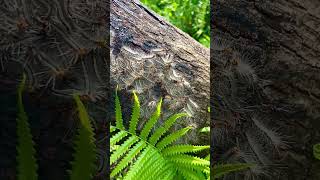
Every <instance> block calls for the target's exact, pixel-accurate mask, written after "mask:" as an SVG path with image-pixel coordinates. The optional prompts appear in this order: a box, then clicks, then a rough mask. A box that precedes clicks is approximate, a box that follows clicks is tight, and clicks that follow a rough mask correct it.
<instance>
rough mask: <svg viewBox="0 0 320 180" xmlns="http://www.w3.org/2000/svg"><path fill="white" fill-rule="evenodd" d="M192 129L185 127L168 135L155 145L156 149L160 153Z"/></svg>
mask: <svg viewBox="0 0 320 180" xmlns="http://www.w3.org/2000/svg"><path fill="white" fill-rule="evenodd" d="M191 128H192V127H186V128H183V129H180V130H178V131H176V132H174V133H172V134H169V135H168V136H166V137H165V138H163V139H162V140H161V141H160V142H159V143H158V144H157V145H156V147H157V148H158V149H159V150H160V151H161V150H162V149H164V148H165V147H166V146H168V145H170V144H171V143H173V142H174V141H176V140H178V139H179V138H181V137H182V136H184V135H185V134H186V133H187V132H188V131H189V130H190V129H191Z"/></svg>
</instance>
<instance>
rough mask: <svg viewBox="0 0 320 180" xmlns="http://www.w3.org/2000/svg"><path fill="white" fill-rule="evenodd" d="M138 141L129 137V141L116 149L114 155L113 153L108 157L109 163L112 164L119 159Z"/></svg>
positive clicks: (133, 137)
mask: <svg viewBox="0 0 320 180" xmlns="http://www.w3.org/2000/svg"><path fill="white" fill-rule="evenodd" d="M138 140H139V139H138V138H137V137H136V136H131V137H130V138H129V139H127V140H126V141H125V142H124V143H123V144H122V145H121V146H120V147H119V148H118V149H117V151H116V152H115V153H113V154H112V155H111V156H110V163H111V164H112V163H114V162H115V161H116V160H117V159H118V158H119V157H121V156H122V155H123V154H125V153H126V152H127V151H128V150H129V148H130V147H131V146H132V145H133V144H134V143H136V142H137V141H138Z"/></svg>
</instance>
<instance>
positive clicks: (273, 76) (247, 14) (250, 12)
mask: <svg viewBox="0 0 320 180" xmlns="http://www.w3.org/2000/svg"><path fill="white" fill-rule="evenodd" d="M212 12H213V13H212V18H211V21H212V24H213V28H212V31H213V32H212V34H213V40H212V41H213V43H212V51H213V54H212V56H211V58H212V61H213V63H214V67H213V69H214V70H213V71H212V74H211V75H212V76H213V77H214V78H215V81H214V82H212V83H216V84H222V85H224V86H223V87H217V86H214V85H213V91H214V93H215V98H216V99H218V98H217V97H218V95H221V94H222V95H224V96H225V97H227V96H228V97H227V98H225V99H227V100H225V101H228V100H230V101H231V100H234V101H235V102H238V104H235V103H233V104H232V103H229V104H228V105H226V106H224V107H221V106H220V108H221V109H224V110H225V111H228V112H229V113H227V115H226V114H222V113H218V116H217V118H215V120H216V122H217V123H218V122H222V123H227V124H232V123H235V125H234V126H235V127H229V128H222V129H223V130H224V131H227V130H228V131H232V132H234V133H235V134H237V135H236V136H235V135H230V136H229V138H227V139H228V141H230V142H240V145H230V144H228V143H227V141H224V142H221V143H219V140H217V141H216V145H217V146H219V147H221V149H222V151H224V152H229V154H228V153H225V154H224V155H225V156H224V157H225V158H224V160H226V161H232V160H234V159H232V158H231V157H233V158H234V157H235V156H236V157H239V156H242V158H240V161H251V162H257V163H258V164H262V165H261V166H260V165H259V166H260V167H262V166H263V165H264V162H263V161H264V160H265V161H268V160H270V161H271V162H270V163H271V164H272V163H273V164H274V163H281V164H282V165H284V166H285V167H286V169H284V170H280V168H279V167H272V168H271V171H273V172H276V171H280V172H279V173H278V176H279V177H280V178H278V179H299V180H300V179H319V177H320V175H319V173H318V169H319V167H320V166H319V162H317V161H315V160H314V158H313V156H312V145H313V144H316V143H318V142H320V134H319V128H320V123H319V122H320V116H319V115H320V76H319V73H320V59H319V57H320V29H319V27H320V2H319V1H312V0H307V1H303V0H279V1H272V0H254V1H251V0H240V1H231V0H226V1H222V0H218V1H214V2H213V4H212ZM215 52H216V53H215ZM215 54H217V55H215ZM239 59H240V61H239ZM222 60H225V61H222ZM229 60H231V61H235V62H236V63H235V64H237V63H239V62H240V64H241V65H244V66H242V69H241V67H240V68H239V66H237V65H236V66H237V67H235V68H239V69H240V71H241V70H247V71H246V75H248V74H249V75H252V74H254V76H255V77H256V79H254V80H253V79H251V80H250V83H252V84H254V85H253V87H252V86H251V87H247V85H248V82H245V81H244V80H239V79H238V80H230V76H227V75H221V72H223V73H225V74H227V72H228V70H230V69H232V65H230V66H229V65H226V64H227V63H226V62H229ZM230 63H232V62H230ZM245 65H249V66H248V67H249V68H246V67H245ZM226 67H231V68H230V69H228V68H226ZM239 69H238V70H239ZM251 70H252V71H251ZM248 72H254V73H248ZM240 73H241V72H240ZM238 74H239V72H238ZM242 75H243V74H242ZM222 76H223V77H224V79H223V78H222V79H221V77H222ZM219 77H220V79H219ZM226 77H228V78H229V79H228V81H227V80H226V79H227V78H226ZM229 81H232V82H236V83H239V82H240V83H242V84H243V83H244V84H246V85H245V87H247V88H246V89H244V88H242V87H244V86H242V85H239V84H237V85H235V89H236V90H237V93H238V94H235V93H233V95H234V96H233V97H232V98H233V99H232V98H231V96H230V95H228V94H226V93H223V92H222V90H223V89H225V86H226V83H225V82H229ZM228 87H229V86H228ZM253 90H254V91H255V93H253V92H252V91H253ZM228 92H229V91H228ZM231 94H232V92H231ZM240 96H241V97H240ZM234 101H233V102H234ZM244 101H245V102H244ZM230 104H231V105H230ZM216 106H217V105H216ZM239 109H241V110H239ZM261 111H262V112H261ZM235 113H238V114H240V117H241V118H240V119H239V118H238V120H239V121H236V122H235V119H237V116H235V115H234V114H235ZM230 116H231V117H230ZM257 116H258V118H257ZM219 118H220V119H219ZM257 119H258V120H257ZM215 127H216V128H215V132H216V134H213V136H219V132H220V131H219V130H221V129H219V128H218V127H217V125H216V126H215ZM274 128H278V130H277V134H278V135H279V137H282V139H286V141H290V143H288V144H287V145H288V147H287V148H282V150H281V151H282V153H280V154H278V155H270V154H272V152H273V151H274V148H275V147H274V145H276V142H274V140H275V139H273V142H271V144H273V145H272V146H270V145H268V144H269V143H270V141H269V140H263V138H262V137H261V136H266V137H269V138H270V132H271V131H270V130H272V129H274ZM268 129H269V130H268ZM268 133H269V135H268ZM280 134H282V136H280ZM266 144H267V145H266ZM234 148H235V149H236V150H237V151H235V149H234ZM248 149H249V150H248ZM280 149H281V148H280ZM228 150H229V151H228ZM218 151H219V148H217V151H216V153H219V152H218ZM248 151H249V152H251V155H252V156H251V157H252V158H253V157H255V158H257V159H258V160H253V159H252V158H251V160H250V158H249V157H248V156H246V157H244V156H243V153H244V152H248ZM252 151H253V152H252ZM264 152H267V153H268V154H266V155H264ZM222 154H223V153H222ZM263 156H264V157H263ZM222 159H223V158H222ZM235 159H236V158H235ZM238 160H239V159H238ZM266 164H268V163H266ZM264 167H265V166H264ZM256 170H257V169H256ZM253 171H254V169H252V171H251V172H250V173H251V174H250V173H248V174H249V175H252V174H254V173H256V174H259V172H258V171H256V172H253ZM261 172H266V171H261ZM261 172H260V175H261ZM248 174H247V175H248ZM273 177H274V178H276V177H277V176H274V175H273Z"/></svg>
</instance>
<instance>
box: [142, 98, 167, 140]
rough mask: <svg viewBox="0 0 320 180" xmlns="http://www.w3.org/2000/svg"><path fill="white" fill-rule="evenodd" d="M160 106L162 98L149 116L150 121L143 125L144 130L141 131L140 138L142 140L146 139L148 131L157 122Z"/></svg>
mask: <svg viewBox="0 0 320 180" xmlns="http://www.w3.org/2000/svg"><path fill="white" fill-rule="evenodd" d="M161 104H162V98H161V99H160V101H159V102H158V104H157V108H156V111H155V112H154V113H153V114H152V115H151V117H150V119H149V120H148V121H147V123H146V124H145V125H144V128H143V129H142V131H141V134H140V137H141V138H142V139H145V140H146V139H147V138H148V135H149V134H150V130H151V129H152V128H153V126H154V125H155V124H156V122H157V121H158V119H159V117H160V114H161Z"/></svg>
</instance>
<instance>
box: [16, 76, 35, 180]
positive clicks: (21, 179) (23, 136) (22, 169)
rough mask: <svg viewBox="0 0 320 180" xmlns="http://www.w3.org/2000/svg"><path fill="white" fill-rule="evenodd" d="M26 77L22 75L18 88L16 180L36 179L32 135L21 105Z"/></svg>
mask: <svg viewBox="0 0 320 180" xmlns="http://www.w3.org/2000/svg"><path fill="white" fill-rule="evenodd" d="M25 82H26V76H25V74H23V79H22V81H21V83H20V85H19V88H18V100H17V101H18V117H17V137H18V142H17V143H18V144H17V163H18V166H17V172H18V175H17V179H18V180H30V179H32V180H36V179H38V175H37V169H38V165H37V162H36V158H35V154H36V150H35V149H34V142H33V141H32V134H31V130H30V127H29V123H28V117H27V114H26V112H25V110H24V106H23V103H22V92H23V89H24V86H25Z"/></svg>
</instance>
